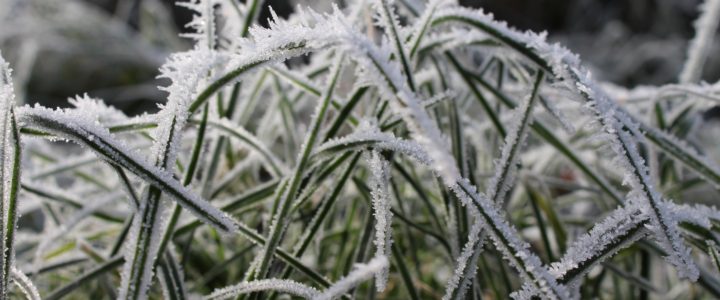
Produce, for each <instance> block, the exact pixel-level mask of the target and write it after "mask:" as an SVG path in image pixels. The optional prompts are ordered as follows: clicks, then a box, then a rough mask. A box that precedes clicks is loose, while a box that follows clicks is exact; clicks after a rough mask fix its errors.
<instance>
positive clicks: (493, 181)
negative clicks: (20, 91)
mask: <svg viewBox="0 0 720 300" xmlns="http://www.w3.org/2000/svg"><path fill="white" fill-rule="evenodd" d="M415 2H416V1H391V0H372V1H370V0H368V1H355V2H352V3H351V4H350V5H348V6H347V7H339V6H333V7H332V8H331V9H330V10H329V11H326V12H322V13H321V12H316V11H314V10H312V9H311V8H299V9H298V11H297V12H295V13H294V14H293V15H291V16H290V17H289V18H287V19H281V18H279V17H278V16H277V15H275V13H274V12H273V11H272V10H271V9H270V10H269V11H270V12H271V15H272V18H271V19H270V20H269V22H268V26H267V27H261V26H259V25H255V24H256V22H257V20H256V19H257V18H258V15H259V14H260V11H262V10H263V9H264V7H265V6H267V4H266V3H265V2H264V1H260V0H258V1H246V2H245V3H240V2H239V1H234V0H233V1H216V0H189V1H184V2H181V3H180V6H182V7H185V8H187V9H189V10H190V11H191V12H192V13H193V14H194V18H193V20H192V21H191V22H190V23H189V24H188V30H187V31H188V32H186V33H184V34H183V36H184V37H187V38H189V39H190V40H191V42H192V47H191V48H189V49H188V50H186V51H182V52H178V53H174V54H171V55H170V56H169V57H168V58H167V60H166V62H165V63H164V64H163V66H162V67H161V69H160V77H163V78H166V79H167V82H168V84H167V85H166V86H163V87H161V88H160V89H161V90H162V91H164V92H166V99H164V100H165V101H162V103H163V104H162V105H161V106H160V108H159V110H158V111H157V112H152V113H145V114H143V115H140V116H128V115H126V114H125V113H123V112H122V111H119V110H117V109H114V108H112V107H110V106H108V105H106V104H105V103H104V102H103V101H102V100H100V99H95V98H92V97H89V96H87V95H85V96H78V97H75V98H73V99H71V101H70V104H71V105H72V106H71V107H69V108H63V109H60V108H57V109H54V108H46V107H42V106H40V105H34V106H22V107H15V104H14V101H15V99H14V98H15V93H14V90H13V82H12V78H11V72H10V67H9V65H8V64H7V63H5V62H4V60H2V61H0V67H1V68H2V70H1V71H2V72H1V73H0V75H1V76H2V77H0V116H2V117H1V118H0V125H2V126H1V127H2V128H1V129H2V131H0V134H1V139H0V142H1V143H2V146H1V147H0V149H1V150H0V154H1V157H0V158H1V159H0V162H2V167H1V168H0V175H1V176H2V181H1V184H2V193H3V194H2V195H3V196H2V202H0V205H1V207H2V209H0V213H1V215H2V222H1V223H0V233H1V234H2V242H1V243H0V246H1V247H2V251H3V252H2V255H1V256H0V299H9V298H13V297H16V296H17V297H20V296H21V295H23V296H24V297H26V298H28V299H61V298H64V297H67V298H89V297H99V296H104V297H106V298H108V297H109V298H120V299H159V298H164V299H199V298H205V299H283V298H286V297H288V296H289V297H299V298H309V299H339V298H344V299H352V298H356V299H368V298H375V299H435V298H444V299H487V298H491V299H505V298H507V297H509V296H511V297H514V298H516V299H530V298H538V297H539V298H542V299H579V298H582V299H590V298H597V299H619V298H623V299H647V298H653V297H660V296H662V295H663V294H664V293H666V292H668V288H667V287H669V286H672V287H673V292H675V293H677V294H678V295H679V294H683V295H692V297H694V298H693V299H695V298H708V299H711V298H717V297H720V279H719V278H720V268H718V246H717V244H718V243H720V241H718V239H717V236H718V234H717V233H718V232H717V226H716V225H717V224H718V222H720V210H717V209H716V208H715V207H714V206H712V204H713V201H715V200H717V198H718V196H719V195H720V192H719V191H718V188H719V187H720V168H719V167H718V163H717V161H714V160H713V157H717V155H716V154H717V149H707V148H703V147H702V146H699V144H698V143H691V141H690V138H691V136H690V133H689V130H687V128H692V126H691V125H692V124H696V123H697V122H700V121H701V120H700V118H701V115H702V113H703V112H704V111H706V110H708V109H710V108H711V107H713V106H715V105H717V99H720V96H719V94H720V87H719V86H717V84H708V83H697V82H699V81H700V80H701V76H700V75H701V74H702V72H701V71H702V66H703V64H702V62H703V61H705V60H706V59H707V57H708V56H709V55H712V52H709V51H708V47H710V46H709V45H712V40H713V37H714V31H715V30H716V28H717V24H718V20H717V19H718V13H717V11H716V10H717V6H718V4H717V3H718V2H720V1H715V0H708V1H707V3H706V4H704V5H703V6H702V10H701V11H702V14H701V17H700V19H699V21H698V22H697V34H696V37H695V38H694V39H693V40H692V42H691V43H690V48H689V50H688V58H687V63H686V64H685V68H684V70H683V73H682V74H681V75H679V78H681V80H680V82H679V83H677V84H671V85H666V86H657V87H644V88H638V89H624V88H619V87H616V86H611V88H606V87H607V86H608V85H606V84H605V83H604V82H601V81H598V80H596V79H595V78H594V77H593V76H592V75H591V74H590V72H589V71H587V67H585V66H584V65H583V64H582V63H581V61H580V59H579V57H578V56H577V55H575V54H573V53H572V52H571V51H570V50H568V49H566V48H564V47H562V46H561V45H558V44H551V43H549V42H547V41H546V39H545V34H544V33H543V34H537V33H533V32H520V31H517V30H515V29H513V28H512V27H510V26H509V25H507V24H506V23H504V22H500V21H496V20H495V19H494V18H493V16H492V15H490V14H487V13H485V12H483V11H482V10H476V9H469V8H463V7H460V6H458V5H457V4H455V3H453V1H444V0H431V1H429V2H427V3H415ZM298 57H301V58H298ZM627 98H632V99H633V101H622V102H620V101H618V99H624V100H626V99H627ZM22 100H24V101H22V102H23V103H28V102H31V101H32V99H22ZM715 129H717V128H715ZM713 151H715V152H713ZM697 191H701V192H700V193H699V194H703V195H707V197H708V199H696V198H698V197H696V196H690V195H697V194H698V192H697ZM693 193H694V194H693ZM24 218H27V220H28V221H27V222H26V221H25V219H24ZM36 218H37V219H36ZM31 220H35V221H33V222H35V223H38V224H41V226H39V227H38V226H29V225H24V224H31V223H32V222H30V221H31ZM38 220H39V221H38ZM35 223H32V224H35ZM18 224H21V225H18ZM48 236H50V237H52V238H51V239H48V240H47V241H45V240H43V239H45V238H46V237H48Z"/></svg>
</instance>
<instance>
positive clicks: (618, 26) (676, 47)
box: [0, 0, 720, 114]
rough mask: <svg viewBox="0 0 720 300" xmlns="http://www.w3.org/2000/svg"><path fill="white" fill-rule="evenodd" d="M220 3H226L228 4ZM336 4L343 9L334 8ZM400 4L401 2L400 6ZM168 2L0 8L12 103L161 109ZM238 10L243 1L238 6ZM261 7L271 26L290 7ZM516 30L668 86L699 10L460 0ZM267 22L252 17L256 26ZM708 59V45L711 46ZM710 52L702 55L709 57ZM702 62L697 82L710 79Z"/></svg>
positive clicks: (172, 26)
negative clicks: (72, 101)
mask: <svg viewBox="0 0 720 300" xmlns="http://www.w3.org/2000/svg"><path fill="white" fill-rule="evenodd" d="M228 1H230V0H228ZM347 1H349V0H344V1H338V2H340V3H339V4H340V5H341V6H343V4H344V3H343V2H347ZM406 1H410V0H406ZM174 2H175V0H0V50H1V51H2V54H3V55H4V56H5V57H6V59H7V60H9V61H10V63H11V64H12V67H13V69H14V70H15V72H14V77H15V80H16V83H17V85H18V86H17V92H18V94H20V97H18V98H19V99H29V100H27V101H28V102H31V103H34V102H39V103H41V104H44V105H48V106H63V105H64V104H65V103H66V101H67V100H66V99H67V98H68V97H70V96H74V95H76V94H82V93H86V92H87V93H88V94H89V95H90V96H94V97H100V98H103V99H105V100H106V101H107V102H109V103H111V104H113V105H115V106H117V107H119V108H121V109H123V110H124V111H126V112H127V113H130V114H136V113H140V112H143V111H146V110H152V109H154V108H155V107H156V103H157V102H163V101H164V97H165V95H164V93H162V92H160V91H158V89H157V88H156V87H157V86H158V85H159V84H162V83H161V82H159V81H158V80H157V79H155V77H156V75H157V74H158V72H157V69H158V67H159V66H160V65H161V64H162V63H163V62H164V60H165V58H166V57H167V55H168V54H169V53H171V52H175V51H181V50H184V49H187V48H188V47H189V42H188V41H186V40H184V39H182V38H179V37H178V33H179V32H181V31H183V24H185V23H187V22H188V21H189V19H190V18H191V15H190V13H189V11H188V10H187V9H185V8H182V7H177V6H175V5H174ZM241 2H244V1H241ZM329 2H330V1H313V0H268V1H267V2H266V3H267V4H269V5H271V6H272V7H273V8H274V9H275V11H276V12H277V13H278V14H279V15H281V16H287V15H288V14H290V13H291V12H292V11H293V8H294V7H296V5H303V6H308V5H309V6H312V7H314V8H316V9H317V10H320V11H323V10H327V9H328V8H329ZM460 3H461V4H463V5H466V6H472V7H482V8H484V9H485V10H486V11H490V12H493V13H494V14H495V15H496V17H497V19H500V20H506V21H508V23H510V24H512V25H513V26H515V27H517V28H519V29H530V30H534V31H543V30H545V31H548V33H549V37H550V39H551V40H554V41H559V42H561V43H563V44H564V45H566V46H567V47H568V48H570V49H571V50H573V51H574V52H576V53H579V54H580V56H581V58H582V59H583V60H584V62H585V63H586V65H588V66H590V67H591V69H592V70H593V71H594V74H595V76H596V77H597V78H600V79H602V80H607V81H611V82H614V83H616V84H619V85H622V86H626V87H634V86H638V85H644V84H665V83H672V82H675V81H677V74H679V72H680V69H681V67H682V63H683V61H684V59H685V52H686V46H687V43H688V41H689V40H690V39H691V38H692V36H693V34H694V32H693V27H692V22H693V20H694V19H695V18H696V17H697V15H698V10H697V6H698V4H699V3H700V1H699V0H476V1H472V0H461V1H460ZM268 17H269V12H268V10H267V9H264V11H263V12H262V13H261V16H260V20H261V23H266V22H264V20H266V19H267V18H268ZM714 49H715V50H714V51H713V52H715V51H717V49H718V43H717V42H716V43H715V45H714ZM713 52H711V53H713ZM719 57H720V56H717V55H711V56H710V58H709V60H708V63H707V65H706V66H705V68H704V72H705V73H704V76H703V79H704V80H705V81H707V82H715V81H717V79H718V78H720V67H719V66H720V59H719Z"/></svg>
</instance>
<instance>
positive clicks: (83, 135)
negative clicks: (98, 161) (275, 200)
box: [18, 107, 235, 231]
mask: <svg viewBox="0 0 720 300" xmlns="http://www.w3.org/2000/svg"><path fill="white" fill-rule="evenodd" d="M18 120H19V121H21V122H23V124H24V126H28V127H31V128H40V129H41V130H44V131H47V132H50V133H52V134H54V135H56V136H60V137H65V138H68V139H71V140H73V141H75V142H77V143H79V144H82V145H85V146H87V147H88V148H89V149H91V150H92V151H94V152H95V153H96V154H97V155H99V156H100V157H101V158H103V159H105V160H106V161H108V163H110V164H114V165H119V166H121V167H123V168H125V169H127V170H128V171H130V172H132V173H134V174H135V175H136V176H138V177H140V178H142V179H143V180H145V181H147V182H149V183H151V184H152V185H154V186H157V187H158V188H159V189H160V190H162V191H163V192H164V193H166V194H168V195H170V196H171V197H172V198H174V199H175V200H176V201H178V202H179V203H180V205H182V206H183V207H184V208H185V209H187V210H188V211H190V212H192V213H193V214H194V215H195V216H197V217H198V218H199V219H200V220H203V222H206V223H208V224H212V225H213V226H215V227H217V228H218V229H221V230H223V231H232V230H233V227H234V224H235V222H234V221H233V220H232V219H231V218H230V217H229V216H227V215H226V214H224V213H223V212H222V211H220V210H219V209H217V208H215V207H213V206H211V205H209V204H208V203H207V201H205V200H203V199H202V198H200V197H198V196H197V195H195V194H193V193H191V192H190V191H189V190H188V189H186V188H184V187H182V185H180V183H179V182H177V180H175V179H174V178H173V176H172V174H170V173H169V172H167V171H165V170H163V169H160V168H158V167H155V166H152V165H150V164H148V163H147V162H146V161H145V160H144V159H142V158H140V157H139V156H138V155H137V154H136V153H135V152H134V151H132V150H130V149H128V148H127V147H125V146H124V145H122V144H121V143H119V142H117V141H116V140H115V139H114V138H113V137H112V136H111V135H110V134H109V132H108V131H107V130H105V129H104V128H101V127H98V126H96V125H94V124H92V123H89V122H85V121H83V120H82V119H77V118H73V117H71V116H69V115H68V114H66V113H65V112H63V111H57V110H55V111H54V110H49V109H46V108H29V107H23V108H20V109H18Z"/></svg>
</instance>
